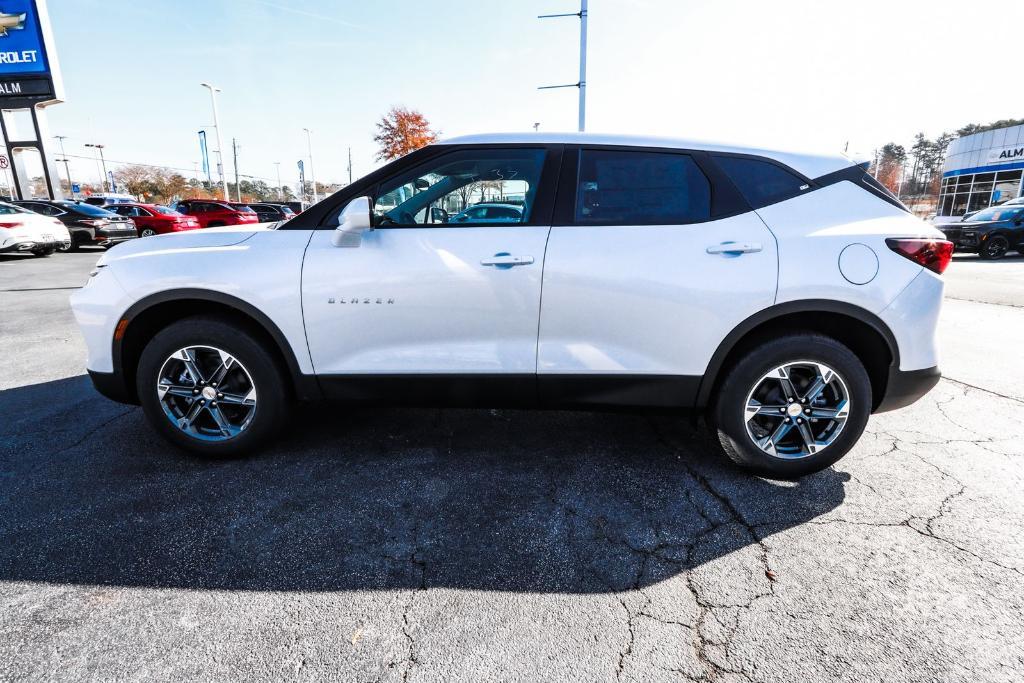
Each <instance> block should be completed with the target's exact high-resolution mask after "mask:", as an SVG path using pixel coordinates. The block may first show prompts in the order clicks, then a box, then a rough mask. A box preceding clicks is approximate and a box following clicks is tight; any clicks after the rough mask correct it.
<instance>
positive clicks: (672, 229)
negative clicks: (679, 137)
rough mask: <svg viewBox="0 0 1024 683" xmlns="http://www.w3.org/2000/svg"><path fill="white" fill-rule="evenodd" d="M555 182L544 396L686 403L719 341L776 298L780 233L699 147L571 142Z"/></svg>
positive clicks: (541, 363) (543, 331)
mask: <svg viewBox="0 0 1024 683" xmlns="http://www.w3.org/2000/svg"><path fill="white" fill-rule="evenodd" d="M562 179H563V180H562V183H561V185H560V190H559V207H558V209H557V210H556V218H555V223H554V226H553V227H552V229H551V236H550V238H549V240H548V250H547V259H546V262H545V267H544V299H543V305H542V309H541V320H540V327H539V342H538V344H539V348H538V366H537V368H538V375H539V386H540V391H541V398H542V400H545V401H547V402H550V403H554V404H577V403H578V404H633V405H659V406H673V407H686V406H689V405H692V402H693V399H694V397H695V396H696V392H697V389H698V387H699V383H700V379H701V376H702V375H703V374H704V371H705V369H706V368H707V365H708V362H709V360H710V359H711V356H712V354H713V353H714V352H715V350H716V349H717V347H718V345H719V343H720V342H721V341H722V340H723V339H724V338H725V336H726V335H727V334H728V333H729V332H730V331H731V330H733V329H734V328H735V327H736V325H738V324H739V323H740V322H742V321H743V320H744V319H746V318H747V317H748V316H750V315H752V314H754V313H756V312H757V311H759V310H761V309H762V308H765V307H767V306H770V305H771V304H772V303H773V301H774V297H775V287H776V279H777V265H776V245H775V239H774V237H773V236H772V234H771V232H770V231H769V230H768V229H767V228H766V227H765V225H764V224H763V223H762V222H761V220H760V219H759V218H758V217H757V215H756V214H755V213H753V212H752V211H750V210H749V207H747V206H746V205H745V203H744V202H743V200H742V198H740V197H739V196H738V193H737V192H736V190H735V188H733V187H732V186H731V185H729V184H728V183H727V182H725V181H724V177H723V176H722V175H721V173H720V172H719V171H718V170H717V169H716V167H714V165H713V164H712V163H711V161H710V160H709V159H708V157H707V156H706V155H704V154H701V153H697V152H694V153H686V152H683V151H679V150H660V149H655V150H647V149H638V148H625V149H622V148H584V149H581V150H578V151H570V150H568V149H567V150H566V152H565V160H564V162H563V171H562ZM563 196H564V197H565V198H566V199H565V200H564V201H563V200H562V197H563Z"/></svg>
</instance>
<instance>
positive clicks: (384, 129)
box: [373, 107, 439, 161]
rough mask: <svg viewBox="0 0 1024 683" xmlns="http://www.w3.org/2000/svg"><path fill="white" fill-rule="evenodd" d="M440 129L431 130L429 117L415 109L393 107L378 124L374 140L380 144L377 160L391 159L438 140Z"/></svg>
mask: <svg viewBox="0 0 1024 683" xmlns="http://www.w3.org/2000/svg"><path fill="white" fill-rule="evenodd" d="M438 135H439V132H438V131H434V130H431V128H430V122H429V121H427V118H426V117H425V116H424V115H423V114H421V113H419V112H418V111H416V110H415V109H407V108H406V107H391V109H390V110H389V111H388V113H387V114H385V115H384V116H382V117H381V119H380V123H378V124H377V134H376V135H374V136H373V140H374V142H376V143H377V144H378V145H380V149H379V150H378V151H377V161H391V160H392V159H397V158H398V157H400V156H405V155H406V154H408V153H409V152H412V151H414V150H417V149H419V148H420V147H426V146H427V145H429V144H430V143H431V142H434V141H435V140H437V137H438Z"/></svg>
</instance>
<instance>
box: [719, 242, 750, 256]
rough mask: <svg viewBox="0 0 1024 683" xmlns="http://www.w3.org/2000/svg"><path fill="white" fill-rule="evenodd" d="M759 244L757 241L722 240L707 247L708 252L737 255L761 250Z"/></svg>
mask: <svg viewBox="0 0 1024 683" xmlns="http://www.w3.org/2000/svg"><path fill="white" fill-rule="evenodd" d="M761 248H762V247H761V245H760V244H758V243H757V242H722V243H721V244H713V245H711V246H710V247H708V248H707V252H708V253H709V254H728V255H730V256H739V255H740V254H752V253H755V252H758V251H761Z"/></svg>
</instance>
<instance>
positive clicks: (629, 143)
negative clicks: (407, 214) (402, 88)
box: [435, 132, 860, 178]
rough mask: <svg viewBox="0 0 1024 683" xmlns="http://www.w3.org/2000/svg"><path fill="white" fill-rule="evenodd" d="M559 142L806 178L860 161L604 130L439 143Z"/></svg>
mask: <svg viewBox="0 0 1024 683" xmlns="http://www.w3.org/2000/svg"><path fill="white" fill-rule="evenodd" d="M530 143H534V144H537V143H540V144H563V145H619V146H625V147H663V148H668V149H692V150H701V151H706V152H725V153H728V154H750V155H754V156H760V157H767V158H769V159H773V160H775V161H778V162H780V163H782V164H785V165H786V166H789V167H790V168H792V169H794V170H795V171H797V172H799V173H802V174H803V175H805V176H806V177H808V178H818V177H820V176H823V175H826V174H828V173H832V172H834V171H839V170H842V169H844V168H849V167H850V166H854V165H856V164H858V163H860V160H857V159H852V158H850V157H848V156H846V155H844V154H840V153H835V154H825V153H820V152H813V151H812V152H801V151H795V150H791V151H787V150H779V149H764V148H760V147H749V146H744V145H738V144H728V143H721V142H711V141H707V140H691V139H685V138H675V137H657V136H643V135H612V134H606V133H540V132H537V133H484V134H481V135H463V136H460V137H454V138H447V139H445V140H441V141H439V142H437V143H435V144H439V145H496V144H530Z"/></svg>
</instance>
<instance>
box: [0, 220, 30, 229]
mask: <svg viewBox="0 0 1024 683" xmlns="http://www.w3.org/2000/svg"><path fill="white" fill-rule="evenodd" d="M23 225H25V224H24V223H17V222H15V223H8V222H7V221H4V222H2V223H0V228H20V227H21V226H23Z"/></svg>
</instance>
